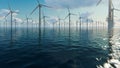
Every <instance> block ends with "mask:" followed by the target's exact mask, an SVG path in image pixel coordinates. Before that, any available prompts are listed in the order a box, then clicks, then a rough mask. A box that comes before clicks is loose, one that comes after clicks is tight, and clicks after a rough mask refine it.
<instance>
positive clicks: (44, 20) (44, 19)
mask: <svg viewBox="0 0 120 68" xmlns="http://www.w3.org/2000/svg"><path fill="white" fill-rule="evenodd" d="M46 18H49V17H48V16H45V15H44V13H43V23H44V30H45V27H46Z"/></svg>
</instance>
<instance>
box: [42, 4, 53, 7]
mask: <svg viewBox="0 0 120 68" xmlns="http://www.w3.org/2000/svg"><path fill="white" fill-rule="evenodd" d="M40 5H42V6H44V7H47V8H52V7H50V6H47V5H43V4H40Z"/></svg>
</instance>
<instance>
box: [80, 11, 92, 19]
mask: <svg viewBox="0 0 120 68" xmlns="http://www.w3.org/2000/svg"><path fill="white" fill-rule="evenodd" d="M93 14H94V13H93V12H85V13H82V14H80V16H81V17H83V18H88V17H90V16H91V15H93Z"/></svg>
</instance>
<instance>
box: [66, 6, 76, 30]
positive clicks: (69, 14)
mask: <svg viewBox="0 0 120 68" xmlns="http://www.w3.org/2000/svg"><path fill="white" fill-rule="evenodd" d="M67 9H68V15H67V16H66V17H65V19H66V18H67V17H69V30H70V28H71V15H76V14H73V13H71V12H70V9H69V8H67Z"/></svg>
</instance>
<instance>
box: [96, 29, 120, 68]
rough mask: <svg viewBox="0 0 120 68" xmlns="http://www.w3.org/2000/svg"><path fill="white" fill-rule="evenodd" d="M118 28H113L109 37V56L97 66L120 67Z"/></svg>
mask: <svg viewBox="0 0 120 68" xmlns="http://www.w3.org/2000/svg"><path fill="white" fill-rule="evenodd" d="M119 32H120V30H119V28H114V31H113V36H112V37H110V38H109V41H108V42H109V51H110V53H109V54H108V55H109V57H108V59H107V62H105V63H104V64H103V66H101V65H99V66H98V68H120V33H119Z"/></svg>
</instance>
